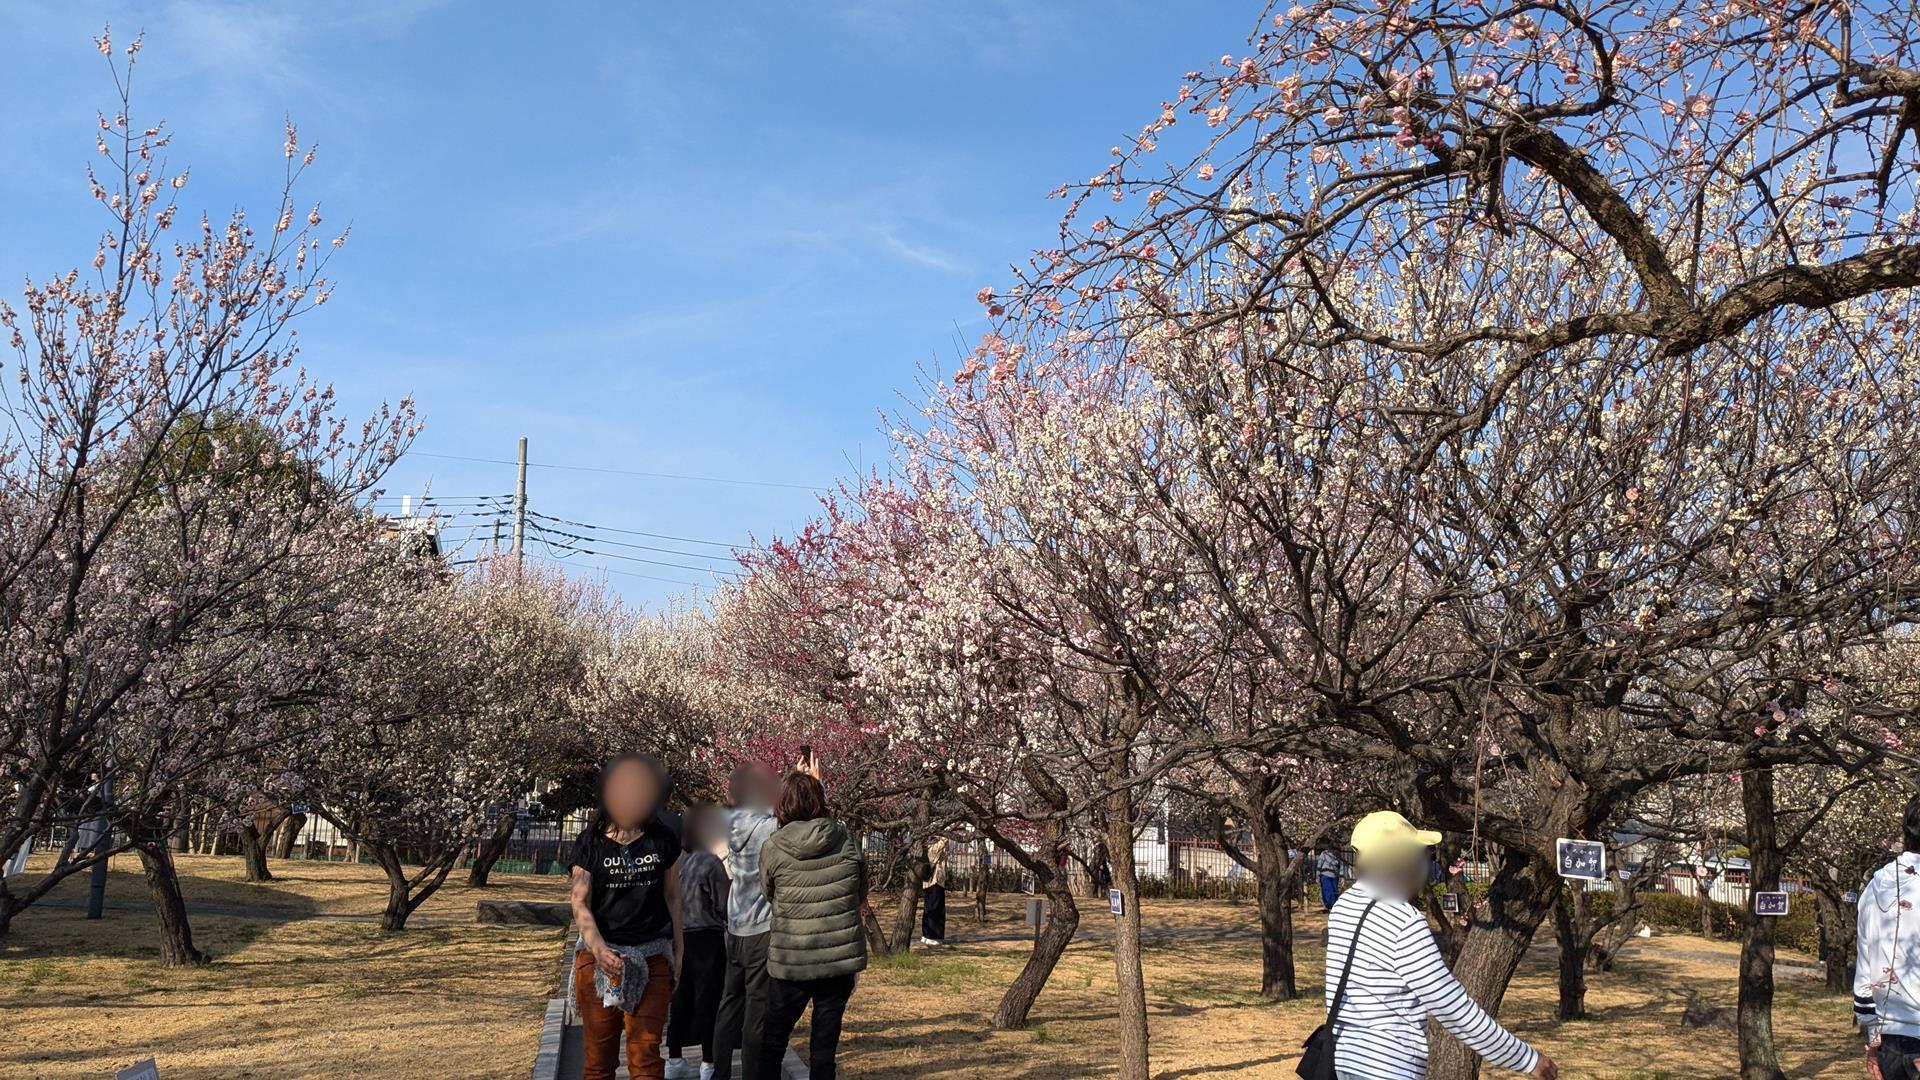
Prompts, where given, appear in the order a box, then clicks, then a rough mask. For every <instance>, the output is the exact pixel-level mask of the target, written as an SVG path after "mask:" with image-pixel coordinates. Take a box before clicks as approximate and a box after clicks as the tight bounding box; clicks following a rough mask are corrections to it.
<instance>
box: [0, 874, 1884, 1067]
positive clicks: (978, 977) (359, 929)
mask: <svg viewBox="0 0 1920 1080" xmlns="http://www.w3.org/2000/svg"><path fill="white" fill-rule="evenodd" d="M132 869H133V867H132V865H131V864H127V865H125V866H121V867H116V873H115V880H114V881H113V883H112V885H111V892H110V895H111V896H113V897H114V899H115V900H117V901H118V900H128V899H134V898H143V897H144V889H143V888H142V887H141V886H140V883H139V881H138V879H137V877H136V876H134V875H133V874H132V873H131V871H132ZM182 871H183V873H184V874H185V875H186V876H185V880H184V886H185V890H186V892H187V895H188V897H189V899H190V902H199V903H220V904H234V905H244V906H248V907H270V908H274V909H276V910H279V911H283V912H285V913H287V914H288V915H289V916H292V918H290V919H289V920H286V921H276V920H268V919H240V918H224V917H212V916H201V917H199V918H196V919H195V932H196V935H197V937H198V939H199V941H200V943H201V945H202V947H204V948H206V949H208V950H209V951H210V952H212V953H213V954H214V957H215V959H214V962H213V963H212V964H211V965H209V966H207V967H203V968H197V969H192V970H184V971H181V970H168V969H164V968H161V967H159V966H158V964H157V962H156V959H155V958H156V956H157V945H156V943H155V941H154V937H153V931H152V926H151V922H150V919H149V917H148V916H147V915H146V914H144V913H142V912H136V911H117V910H116V911H110V912H109V913H108V918H107V919H106V920H105V921H103V922H99V923H89V922H86V921H85V920H83V919H82V918H81V917H80V913H79V912H78V911H77V910H73V909H45V910H30V911H28V912H27V913H25V914H23V915H22V916H20V917H19V919H17V920H16V922H15V925H14V934H13V936H12V937H10V938H8V939H6V940H5V941H4V942H3V943H0V1016H4V1017H5V1020H4V1022H0V1036H3V1037H0V1077H7V1078H11V1077H74V1078H79V1077H88V1078H92V1077H100V1076H104V1075H108V1074H110V1073H111V1072H112V1070H114V1069H117V1068H121V1067H124V1066H126V1065H127V1064H130V1063H131V1062H132V1061H134V1060H137V1059H139V1058H144V1057H147V1056H149V1055H152V1056H154V1057H156V1058H157V1059H158V1060H159V1063H160V1066H161V1072H162V1075H163V1076H165V1077H167V1080H176V1078H178V1077H190V1078H213V1077H260V1078H266V1077H276V1078H277V1077H323V1076H324V1077H340V1076H372V1075H379V1076H392V1077H492V1076H524V1075H525V1074H526V1071H527V1069H528V1068H529V1067H530V1065H531V1063H532V1058H533V1053H534V1048H535V1044H536V1039H537V1032H538V1029H539V1022H540V1016H541V1012H542V1010H543V1007H544V1002H545V999H546V997H547V996H548V995H550V994H551V993H552V992H553V990H554V982H555V978H556V975H557V970H558V951H559V944H560V933H559V931H556V930H536V929H527V930H520V929H512V928H504V927H492V926H475V925H457V926H441V925H432V926H429V925H422V926H420V927H419V928H416V929H414V930H411V931H408V932H407V933H405V934H400V935H393V936H389V935H384V934H382V933H380V931H379V930H378V929H377V927H375V926H373V925H372V924H370V923H365V922H348V921H341V920H331V919H301V918H299V916H300V915H303V914H311V913H331V914H342V913H351V914H362V915H369V914H373V913H375V912H377V911H378V910H379V909H380V906H381V902H382V897H383V894H384V893H383V889H384V887H383V884H382V879H381V877H380V875H379V873H378V871H377V870H375V869H374V868H373V867H349V866H345V865H342V864H324V863H300V862H294V863H281V862H275V863H274V872H275V874H276V875H278V876H280V877H281V879H282V880H281V881H279V882H275V883H268V884H264V885H248V884H246V883H245V882H242V881H240V880H239V867H238V860H237V859H233V858H223V859H201V858H183V860H182ZM497 880H499V881H500V883H501V884H500V885H499V886H497V887H496V888H493V889H488V890H485V891H484V893H483V894H482V893H478V892H476V891H474V890H468V889H466V888H465V887H464V886H459V885H450V886H449V887H448V889H447V890H446V893H445V895H443V896H441V897H438V898H436V899H435V900H433V901H431V902H429V904H428V906H427V907H426V908H425V909H424V913H425V914H427V915H430V916H439V917H443V918H457V919H461V920H467V919H470V918H471V915H472V911H473V901H474V899H475V898H476V897H477V896H478V895H486V896H490V897H492V896H498V897H516V898H525V899H558V898H560V895H561V883H560V879H558V878H532V877H516V876H503V877H500V878H498V879H497ZM83 892H84V889H83V888H80V887H78V886H77V885H69V886H68V887H67V890H66V894H69V895H73V896H76V897H77V896H79V895H81V894H82V893H83ZM1088 906H1089V907H1090V908H1091V907H1094V906H1095V905H1091V904H1090V905H1088ZM1142 912H1143V916H1144V919H1145V922H1146V924H1147V925H1148V927H1149V928H1150V933H1151V930H1153V929H1160V930H1173V931H1179V933H1176V934H1175V935H1174V936H1165V935H1163V936H1161V937H1160V939H1159V940H1158V941H1156V942H1154V943H1153V944H1151V945H1150V947H1149V949H1148V953H1147V978H1148V984H1149V995H1150V996H1149V1007H1150V1009H1151V1011H1152V1022H1153V1061H1154V1068H1155V1075H1156V1077H1160V1078H1164V1080H1186V1078H1189V1077H1207V1076H1229V1075H1230V1076H1234V1077H1245V1078H1248V1080H1262V1078H1276V1080H1277V1078H1287V1077H1292V1076H1293V1061H1294V1059H1295V1053H1296V1049H1297V1047H1298V1046H1299V1043H1300V1040H1301V1039H1303V1038H1304V1037H1305V1036H1306V1033H1307V1031H1308V1030H1310V1029H1311V1028H1312V1027H1313V1026H1314V1025H1315V1024H1316V1023H1318V1022H1319V1019H1320V1006H1319V985H1318V980H1319V972H1320V962H1321V961H1320V956H1319V953H1318V949H1317V947H1315V946H1311V945H1309V946H1307V947H1305V948H1303V950H1302V955H1301V957H1300V974H1301V979H1302V983H1303V985H1306V986H1307V989H1308V995H1307V997H1306V998H1305V999H1304V1000H1301V1001H1296V1002H1289V1003H1285V1004H1271V1003H1266V1002H1262V1001H1261V1000H1259V998H1258V996H1257V995H1256V994H1254V993H1252V992H1251V990H1252V988H1255V987H1257V986H1258V984H1259V953H1258V946H1257V944H1256V943H1255V942H1254V941H1253V940H1251V939H1250V938H1248V937H1245V936H1240V935H1236V934H1235V933H1231V932H1230V933H1223V934H1207V933H1200V932H1196V931H1202V930H1205V929H1208V928H1219V929H1223V930H1226V931H1241V932H1244V931H1247V930H1250V929H1251V928H1253V926H1254V925H1255V916H1254V914H1253V912H1252V910H1251V908H1249V907H1247V906H1245V905H1232V904H1200V903H1174V902H1153V901H1149V902H1146V903H1145V904H1143V905H1142ZM990 914H991V918H990V924H989V926H988V927H987V928H986V929H987V930H988V931H990V932H993V933H1013V934H1018V933H1020V932H1021V931H1022V926H1021V914H1020V905H1019V901H1018V898H1012V897H1009V898H1003V899H1000V900H997V901H996V903H995V904H994V906H993V908H992V911H991V913H990ZM949 922H950V925H951V929H952V930H953V931H954V932H955V934H956V935H965V934H977V933H979V932H980V928H978V927H976V926H975V925H974V923H973V919H972V913H971V908H970V907H968V906H967V905H966V904H965V901H964V898H962V897H959V896H955V897H953V898H952V901H951V902H950V904H949ZM1084 925H1085V926H1086V927H1087V929H1088V931H1089V932H1090V935H1091V940H1085V941H1081V942H1079V943H1077V944H1075V946H1074V947H1073V948H1072V949H1071V950H1070V951H1069V953H1068V955H1067V956H1066V958H1065V959H1064V961H1063V962H1062V964H1061V966H1060V969H1059V970H1058V971H1057V972H1056V973H1055V976H1054V979H1053V982H1052V983H1051V985H1050V986H1049V987H1048V989H1047V992H1046V993H1045V994H1044V995H1043V996H1042V997H1041V999H1040V1002H1039V1004H1038V1006H1037V1007H1036V1009H1035V1010H1034V1016H1033V1020H1034V1023H1033V1025H1032V1026H1031V1027H1029V1029H1028V1030H1026V1031H1020V1032H999V1033H996V1032H989V1031H987V1030H986V1028H985V1018H986V1017H987V1015H988V1014H989V1013H990V1012H991V1011H992V1009H993V1006H994V1004H995V1002H996V1001H997V1000H998V998H999V995H1000V992H1001V990H1002V989H1003V988H1004V987H1005V986H1006V984H1007V981H1008V980H1009V979H1011V978H1012V976H1013V974H1014V973H1015V972H1016V971H1017V970H1018V969H1019V967H1020V964H1021V963H1022V961H1023V960H1024V959H1025V956H1026V952H1027V946H1026V944H1025V943H1024V942H1022V941H999V942H978V943H973V944H962V945H958V946H955V947H951V948H947V949H942V950H938V951H934V952H931V953H928V952H925V951H921V950H916V951H915V952H914V953H912V954H910V955H908V956H906V957H903V958H895V959H883V960H878V961H876V962H875V963H874V965H873V967H872V968H871V969H870V970H869V971H868V973H867V974H866V975H864V976H863V977H862V979H861V982H860V988H859V991H858V992H857V993H856V994H855V996H854V1001H853V1004H852V1007H851V1008H850V1009H849V1012H848V1017H847V1028H846V1035H845V1038H844V1042H843V1046H842V1056H841V1061H842V1075H843V1076H848V1077H854V1078H895V1077H900V1078H905V1077H935V1078H938V1077H946V1078H961V1077H968V1078H971V1077H994V1078H996V1080H998V1078H1008V1080H1060V1078H1066V1077H1086V1076H1101V1075H1110V1074H1111V1073H1112V1071H1113V1069H1112V1048H1113V1045H1114V1018H1113V1007H1112V993H1113V961H1112V954H1111V951H1110V948H1109V945H1108V942H1107V939H1106V934H1107V932H1108V929H1109V927H1110V917H1109V916H1107V915H1106V914H1105V912H1104V910H1101V911H1098V912H1094V911H1091V910H1090V911H1089V912H1088V913H1087V914H1086V916H1085V919H1084ZM1301 926H1302V928H1303V929H1309V930H1317V929H1318V926H1319V918H1318V916H1317V915H1309V916H1303V917H1302V919H1301ZM1737 951H1738V950H1737V947H1736V946H1735V945H1733V944H1732V943H1730V942H1709V941H1704V940H1702V939H1699V938H1694V937H1686V936H1672V937H1657V938H1654V939H1652V940H1651V941H1646V942H1636V943H1635V944H1634V945H1633V946H1631V947H1630V948H1629V951H1628V953H1627V956H1626V957H1625V958H1624V959H1623V960H1622V962H1621V964H1620V968H1619V970H1618V971H1615V972H1611V973H1604V974H1597V975H1595V976H1593V978H1592V983H1591V989H1590V991H1589V997H1588V1002H1589V1006H1590V1007H1591V1009H1592V1010H1593V1012H1594V1014H1595V1016H1594V1019H1592V1020H1589V1021H1585V1022H1581V1023H1573V1024H1561V1023H1557V1022H1556V1021H1554V1019H1553V1004H1554V985H1555V983H1554V972H1553V968H1552V957H1551V954H1550V953H1549V952H1546V951H1544V950H1543V951H1541V952H1540V953H1536V954H1535V955H1534V956H1531V957H1529V958H1528V960H1527V961H1526V963H1525V964H1524V965H1523V966H1522V969H1521V973H1520V976H1519V978H1518V979H1517V980H1516V981H1515V984H1514V987H1513V989H1512V991H1511V992H1510V993H1509V995H1508V999H1507V1003H1506V1006H1505V1008H1504V1009H1503V1010H1502V1018H1503V1019H1504V1020H1506V1021H1507V1022H1508V1023H1509V1024H1510V1025H1512V1026H1513V1027H1514V1028H1515V1029H1516V1030H1518V1031H1519V1032H1520V1033H1521V1034H1522V1035H1523V1036H1524V1037H1526V1038H1527V1039H1529V1040H1531V1041H1533V1042H1534V1043H1535V1044H1536V1045H1539V1046H1541V1047H1543V1048H1545V1049H1547V1050H1548V1051H1549V1052H1550V1053H1552V1054H1553V1055H1554V1056H1555V1057H1556V1058H1557V1059H1558V1060H1559V1061H1560V1063H1561V1065H1562V1067H1563V1068H1564V1069H1565V1071H1566V1074H1567V1075H1569V1076H1598V1077H1637V1078H1642V1080H1650V1078H1653V1077H1663V1076H1673V1077H1688V1078H1694V1077H1701V1078H1704V1077H1720V1076H1731V1075H1733V1074H1734V1072H1735V1065H1736V1056H1735V1050H1734V1045H1733V1039H1732V1036H1731V1035H1730V1034H1728V1033H1726V1032H1698V1031H1694V1030H1691V1029H1688V1028H1684V1027H1682V1026H1681V1025H1680V1023H1679V1016H1680V1011H1681V1008H1682V1005H1683V998H1682V995H1681V991H1682V989H1684V988H1691V989H1694V990H1697V991H1698V992H1700V993H1701V994H1702V996H1703V997H1704V998H1705V999H1706V1000H1707V1001H1708V1002H1709V1003H1710V1004H1717V1005H1730V1004H1732V1003H1733V1000H1734V994H1735V990H1734V960H1735V956H1736V954H1737ZM1796 959H1799V960H1802V961H1806V960H1807V958H1804V957H1799V958H1796ZM1775 1028H1776V1033H1777V1039H1778V1044H1779V1046H1780V1050H1781V1057H1782V1064H1783V1065H1784V1066H1785V1067H1786V1069H1787V1072H1788V1075H1790V1076H1794V1077H1812V1076H1819V1077H1843V1076H1846V1077H1850V1076H1854V1075H1857V1074H1858V1071H1859V1070H1858V1065H1857V1061H1858V1056H1857V1055H1858V1050H1857V1046H1858V1043H1857V1039H1856V1037H1855V1036H1853V1035H1852V1034H1851V1032H1850V1029H1849V1028H1848V1005H1847V1001H1846V999H1845V997H1842V996H1833V995H1829V994H1827V993H1825V991H1824V990H1822V989H1821V988H1820V987H1819V986H1818V985H1817V984H1815V983H1812V982H1809V981H1807V980H1805V979H1804V978H1800V977H1796V976H1794V975H1787V974H1783V976H1782V978H1781V998H1780V1004H1779V1007H1778V1008H1777V1009H1776V1012H1775ZM804 1039H805V1035H804V1031H803V1032H802V1033H800V1034H798V1035H797V1036H796V1044H797V1045H798V1046H800V1047H804V1046H805V1041H804Z"/></svg>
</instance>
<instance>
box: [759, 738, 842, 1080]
mask: <svg viewBox="0 0 1920 1080" xmlns="http://www.w3.org/2000/svg"><path fill="white" fill-rule="evenodd" d="M779 818H780V828H779V830H778V831H776V832H775V833H774V834H773V836H772V837H771V838H769V839H768V840H767V845H766V848H765V850H764V851H762V852H761V855H760V884H761V887H762V888H764V889H765V890H766V893H767V899H768V900H770V901H771V902H772V903H773V936H772V939H771V940H770V941H769V943H768V946H767V975H768V981H767V1030H766V1041H765V1043H764V1045H763V1047H762V1050H761V1055H760V1072H759V1073H757V1074H754V1075H753V1076H752V1077H751V1078H750V1080H777V1077H778V1076H779V1075H780V1060H781V1057H782V1056H783V1055H784V1054H785V1052H786V1045H787V1039H788V1038H789V1037H791V1036H792V1034H793V1029H794V1026H795V1025H796V1024H798V1023H799V1022H800V1015H801V1014H802V1013H803V1012H805V1011H806V1008H807V1005H808V1004H809V1003H811V1004H812V1005H813V1026H812V1032H811V1035H810V1037H809V1040H808V1051H807V1068H808V1075H809V1076H811V1077H812V1078H813V1080H835V1076H836V1075H837V1072H836V1068H835V1057H836V1055H837V1054H838V1052H839V1048H840V1022H841V1020H842V1018H843V1017H844V1016H845V1014H846V1010H847V999H848V998H850V997H852V996H853V986H854V976H855V975H856V974H858V973H859V972H860V971H861V969H863V968H865V967H866V966H867V936H866V931H865V928H864V927H862V925H861V921H860V905H861V897H862V896H863V895H864V893H865V891H866V889H865V882H864V880H863V878H864V875H865V868H864V865H863V863H862V861H861V858H860V850H859V847H858V845H856V844H855V843H854V841H853V835H852V834H851V833H849V832H848V831H847V827H846V826H845V825H842V824H841V823H840V822H839V821H837V820H835V819H834V818H832V817H829V816H828V815H827V796H826V791H825V790H824V789H823V788H822V787H821V786H820V777H819V772H818V769H817V768H816V767H813V766H812V765H811V764H810V763H809V765H808V766H807V767H806V768H805V769H804V771H798V770H797V771H795V772H793V773H792V774H790V775H788V777H787V779H786V783H785V785H784V786H783V787H782V789H781V793H780V810H779Z"/></svg>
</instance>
